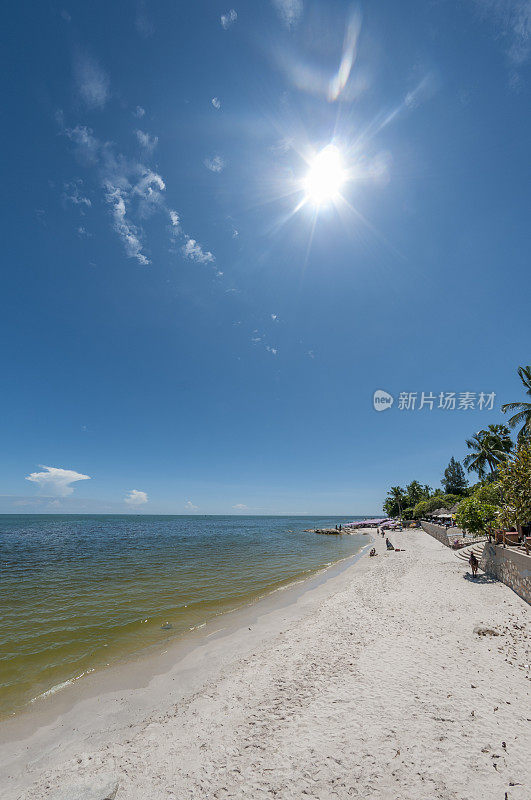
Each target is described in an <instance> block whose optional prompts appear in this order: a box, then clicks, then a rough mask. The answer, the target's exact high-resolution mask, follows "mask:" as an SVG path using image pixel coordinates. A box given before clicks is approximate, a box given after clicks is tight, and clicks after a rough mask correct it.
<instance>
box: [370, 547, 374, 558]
mask: <svg viewBox="0 0 531 800" xmlns="http://www.w3.org/2000/svg"><path fill="white" fill-rule="evenodd" d="M369 555H370V556H375V555H376V547H373V548H372V550H371V552H370V553H369Z"/></svg>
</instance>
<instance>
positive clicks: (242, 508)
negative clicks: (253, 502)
mask: <svg viewBox="0 0 531 800" xmlns="http://www.w3.org/2000/svg"><path fill="white" fill-rule="evenodd" d="M232 507H233V508H234V509H236V511H247V510H248V509H249V506H246V505H245V503H236V505H235V506H232Z"/></svg>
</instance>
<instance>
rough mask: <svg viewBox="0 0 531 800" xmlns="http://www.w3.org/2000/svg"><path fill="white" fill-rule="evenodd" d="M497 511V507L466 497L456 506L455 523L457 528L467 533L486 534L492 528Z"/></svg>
mask: <svg viewBox="0 0 531 800" xmlns="http://www.w3.org/2000/svg"><path fill="white" fill-rule="evenodd" d="M499 510H500V509H499V508H498V506H493V505H491V504H490V503H482V502H481V500H476V498H475V497H467V498H466V499H465V500H461V502H460V503H459V505H458V506H457V511H456V514H455V521H456V524H457V526H458V527H459V528H463V530H465V531H469V533H476V534H477V533H488V532H489V531H490V530H492V528H493V527H494V522H495V520H496V518H497V516H498V513H499Z"/></svg>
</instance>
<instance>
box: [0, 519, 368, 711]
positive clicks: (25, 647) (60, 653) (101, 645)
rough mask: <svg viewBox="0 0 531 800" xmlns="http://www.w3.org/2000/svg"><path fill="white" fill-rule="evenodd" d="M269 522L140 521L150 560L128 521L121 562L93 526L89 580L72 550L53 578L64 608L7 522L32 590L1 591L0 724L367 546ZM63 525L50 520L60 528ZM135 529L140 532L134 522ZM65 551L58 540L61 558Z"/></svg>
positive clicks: (108, 538) (47, 573) (106, 530)
mask: <svg viewBox="0 0 531 800" xmlns="http://www.w3.org/2000/svg"><path fill="white" fill-rule="evenodd" d="M24 519H25V517H24ZM267 519H268V522H267V523H265V524H262V523H252V524H251V523H247V522H243V523H241V521H240V520H236V521H235V522H234V524H233V523H232V522H231V520H227V521H226V523H225V525H224V526H223V525H221V526H220V528H219V530H218V529H217V528H216V527H215V528H212V526H211V527H210V528H208V527H207V528H205V529H204V530H203V528H201V527H200V528H196V527H193V526H192V527H190V526H188V525H187V524H185V525H184V527H183V526H182V525H180V527H179V526H177V528H175V527H172V526H171V525H170V527H169V528H168V527H164V526H162V527H160V529H159V526H158V525H157V524H153V523H149V525H148V526H147V528H146V531H147V532H148V533H149V535H153V534H154V535H155V538H156V542H157V546H156V548H155V554H154V555H153V556H152V555H151V553H147V554H146V553H145V552H144V550H145V547H146V545H142V544H140V545H139V544H137V541H138V540H140V537H139V536H138V528H135V527H134V526H133V527H132V528H131V529H130V528H129V527H128V526H126V527H127V533H126V537H125V538H126V539H127V537H129V539H128V541H129V540H130V541H131V542H132V546H133V555H131V556H129V555H127V554H126V553H122V554H121V555H120V554H119V553H118V550H119V547H118V550H117V547H116V545H115V544H113V542H114V536H115V533H116V531H117V530H121V529H120V528H119V527H118V528H117V527H115V526H114V525H110V527H109V525H108V524H106V525H104V526H103V527H101V528H100V526H97V536H95V537H94V539H93V540H91V541H93V542H94V544H91V547H90V551H89V554H88V556H87V558H88V564H89V565H90V564H92V563H94V565H95V575H94V578H92V577H91V570H90V569H88V571H87V572H86V575H85V573H83V574H81V572H80V564H79V563H77V560H76V556H75V555H74V556H72V548H71V547H70V553H69V554H68V556H67V561H66V564H65V569H64V575H61V581H62V583H61V585H62V586H64V591H65V595H64V599H65V602H64V603H63V597H62V596H61V593H60V591H58V589H57V587H58V586H59V583H58V582H57V581H55V579H54V577H53V574H52V570H53V564H52V565H51V566H49V567H48V569H46V568H42V567H41V566H40V565H39V564H37V563H36V564H35V571H33V560H35V561H36V562H38V561H39V556H36V555H35V553H36V552H37V549H36V548H35V546H34V547H33V549H32V547H31V545H27V544H26V542H27V541H30V542H31V541H32V538H31V537H21V536H20V535H18V537H17V531H18V530H19V528H20V526H18V527H17V524H16V523H13V532H14V533H15V547H13V548H12V552H13V553H17V548H18V549H19V550H20V551H21V552H22V553H24V551H25V549H26V550H27V551H28V561H27V562H26V563H27V564H28V566H26V567H25V568H24V569H25V572H24V576H25V579H26V573H27V584H29V587H31V588H30V590H28V591H26V592H23V591H22V590H20V591H19V586H22V585H23V582H19V584H18V585H17V586H13V587H12V589H13V591H10V589H11V582H10V580H9V579H8V581H7V582H6V583H5V584H4V586H3V592H1V595H2V600H3V601H4V603H5V610H6V626H4V629H3V630H2V636H1V637H0V638H1V639H2V646H3V652H4V653H5V655H4V658H3V660H2V664H3V665H4V666H5V675H4V676H3V677H4V680H3V681H2V691H1V693H0V694H1V699H0V722H2V721H5V720H9V719H11V718H13V717H14V716H17V715H19V714H26V713H28V711H31V710H32V708H35V707H38V706H40V704H41V702H42V701H43V700H45V701H46V700H47V698H48V697H49V696H53V695H55V694H58V693H59V694H61V693H62V692H64V691H65V690H66V689H67V688H68V687H69V686H72V685H79V684H83V683H84V682H85V681H86V680H87V677H88V676H90V675H92V674H93V673H94V672H96V673H98V672H101V671H107V670H109V669H112V668H114V667H115V666H116V665H122V664H124V663H126V662H130V661H135V660H137V659H143V658H145V657H149V655H150V654H156V653H157V652H159V651H160V650H161V649H165V648H167V647H172V646H173V643H174V642H175V641H177V640H179V639H181V638H182V637H186V636H188V635H189V634H190V632H191V631H193V630H194V629H201V628H202V627H203V625H204V624H205V623H207V622H208V621H211V620H213V619H214V620H215V619H216V618H223V616H224V614H226V613H230V612H232V611H234V610H237V609H239V608H244V607H246V606H247V605H249V604H253V603H255V602H257V601H258V600H259V599H261V598H262V597H264V596H267V595H268V594H269V593H271V592H275V591H277V590H284V588H285V587H289V586H290V585H291V584H293V583H298V582H299V581H304V580H306V579H307V578H308V577H311V576H312V575H313V574H317V573H318V572H321V571H322V570H323V569H326V568H327V567H328V566H330V564H332V563H335V562H336V561H341V560H343V559H344V558H348V557H350V556H351V555H353V554H356V552H358V551H359V550H360V549H361V548H362V547H363V546H364V544H365V541H366V539H365V538H364V537H362V536H357V537H354V539H353V540H352V541H345V540H343V542H342V543H341V542H337V541H336V542H334V543H329V542H327V543H323V542H319V538H320V537H315V536H314V535H313V534H312V535H310V534H307V533H301V532H300V528H301V527H302V525H301V522H302V520H299V521H298V522H297V523H296V524H295V523H293V526H292V527H293V531H291V530H288V528H289V527H290V523H289V521H288V520H287V519H285V518H279V519H278V520H275V519H272V518H267ZM304 521H305V520H304ZM28 524H29V523H28ZM32 524H33V523H32ZM172 525H173V523H172ZM61 526H62V527H61ZM22 527H23V526H22ZM64 527H65V526H64V524H63V523H60V528H59V533H61V531H63V532H64ZM67 528H68V526H67ZM9 530H10V529H9V527H8V528H7V531H8V532H9ZM80 530H81V533H80V532H79V531H77V529H76V533H77V535H82V532H83V530H84V529H80ZM89 530H91V528H90V527H89ZM140 530H142V531H143V530H144V526H143V525H142V524H141V525H140ZM214 530H215V533H214ZM30 531H31V532H32V533H35V531H38V532H37V534H36V535H37V536H40V535H41V534H40V529H39V526H38V525H35V524H33V527H32V528H30ZM135 531H136V535H135ZM109 534H110V535H109ZM288 534H294V535H293V536H290V535H288ZM120 538H121V537H118V539H120ZM142 538H143V537H142ZM173 539H175V541H173ZM214 539H215V541H214ZM67 540H68V537H67ZM203 540H204V543H203ZM225 543H226V544H225ZM43 545H44V542H43ZM218 547H221V551H220V552H219V553H217V548H218ZM68 548H69V544H68V541H66V542H65V551H66V552H67V553H68ZM253 548H254V549H253ZM8 553H9V550H8ZM255 553H256V554H258V555H254V554H255ZM109 554H110V555H109ZM54 555H55V557H57V552H54V551H52V553H51V555H50V558H51V559H53V558H54ZM107 557H108V558H109V569H108V571H107V568H105V572H104V571H103V569H102V568H101V564H102V563H104V560H105V559H107ZM8 559H9V556H8ZM14 560H15V567H17V565H16V558H15V559H14ZM152 561H153V563H151V562H152ZM159 561H160V564H159ZM9 563H10V562H9ZM21 563H24V561H21ZM137 563H138V565H139V567H140V570H141V575H140V576H139V579H138V580H137V578H136V577H135V571H134V569H131V565H132V564H137ZM124 564H129V567H128V568H126V567H124V566H123V565H124ZM150 564H151V566H150ZM41 573H42V575H43V578H42V596H44V597H45V598H46V597H47V596H48V597H49V598H50V599H49V600H48V601H47V600H46V599H45V600H43V601H41V599H40V597H41V594H40V592H39V588H38V587H39V579H37V580H36V582H35V583H34V582H33V575H35V574H37V575H40V574H41ZM8 574H9V566H8ZM27 584H26V585H27ZM121 587H123V592H121ZM92 589H93V593H92V591H91V590H92ZM19 594H20V595H21V596H20V602H17V601H18V599H19ZM33 617H35V620H33ZM56 631H57V635H56ZM4 648H5V649H4ZM57 648H59V650H57Z"/></svg>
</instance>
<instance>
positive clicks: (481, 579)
mask: <svg viewBox="0 0 531 800" xmlns="http://www.w3.org/2000/svg"><path fill="white" fill-rule="evenodd" d="M463 578H464V579H465V581H470V583H483V584H485V583H499V581H498V579H497V578H493V577H492V575H485V574H483V575H476V577H475V578H473V577H472V575H471V574H470V572H465V574H464V575H463Z"/></svg>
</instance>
